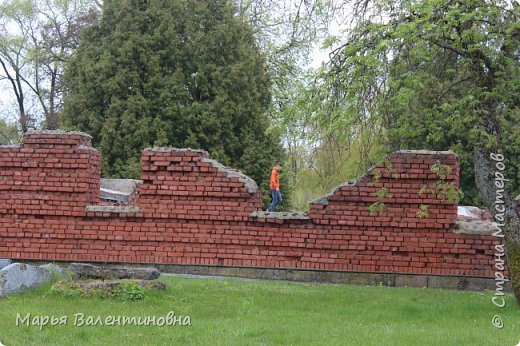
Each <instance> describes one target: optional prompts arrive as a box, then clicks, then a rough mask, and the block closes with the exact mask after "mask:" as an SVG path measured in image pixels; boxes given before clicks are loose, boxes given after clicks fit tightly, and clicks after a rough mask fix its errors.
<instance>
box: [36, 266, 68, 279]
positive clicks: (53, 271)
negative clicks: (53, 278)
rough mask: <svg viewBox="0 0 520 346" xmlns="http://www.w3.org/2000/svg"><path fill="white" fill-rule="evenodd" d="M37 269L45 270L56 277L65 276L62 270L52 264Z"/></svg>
mask: <svg viewBox="0 0 520 346" xmlns="http://www.w3.org/2000/svg"><path fill="white" fill-rule="evenodd" d="M39 268H42V269H45V270H46V271H48V272H49V273H51V275H52V274H55V275H58V276H65V271H64V270H63V268H62V267H60V266H59V265H56V264H54V263H47V264H44V265H41V266H40V267H39Z"/></svg>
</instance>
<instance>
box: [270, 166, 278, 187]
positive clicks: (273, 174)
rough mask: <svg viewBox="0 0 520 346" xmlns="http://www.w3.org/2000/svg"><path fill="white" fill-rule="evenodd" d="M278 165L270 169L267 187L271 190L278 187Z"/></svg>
mask: <svg viewBox="0 0 520 346" xmlns="http://www.w3.org/2000/svg"><path fill="white" fill-rule="evenodd" d="M278 170H279V168H278V167H274V168H273V170H272V171H271V181H270V182H269V187H270V188H271V190H276V189H278V188H280V181H279V180H278Z"/></svg>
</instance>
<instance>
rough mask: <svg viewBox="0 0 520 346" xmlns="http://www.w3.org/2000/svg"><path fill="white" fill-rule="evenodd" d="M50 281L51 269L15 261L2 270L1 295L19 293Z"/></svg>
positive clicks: (0, 273)
mask: <svg viewBox="0 0 520 346" xmlns="http://www.w3.org/2000/svg"><path fill="white" fill-rule="evenodd" d="M49 281H51V274H50V272H49V271H47V270H45V269H42V268H37V267H34V266H31V265H28V264H23V263H13V264H10V265H8V266H7V267H5V268H3V269H1V270H0V296H5V295H7V294H12V293H18V292H21V291H23V290H25V289H28V288H32V287H36V286H39V285H41V284H44V283H46V282H49Z"/></svg>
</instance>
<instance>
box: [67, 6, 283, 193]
mask: <svg viewBox="0 0 520 346" xmlns="http://www.w3.org/2000/svg"><path fill="white" fill-rule="evenodd" d="M234 13H235V9H234V7H233V5H232V4H231V2H230V1H227V0H205V1H189V0H148V1H147V0H118V1H116V0H105V1H104V8H103V17H102V19H101V21H100V22H99V23H98V24H97V25H94V26H92V27H90V28H89V29H88V30H86V31H85V32H84V35H83V36H82V39H81V41H80V45H79V48H78V49H77V51H76V54H75V57H74V58H73V60H72V61H71V63H70V65H69V69H68V71H67V82H68V88H69V89H68V93H67V96H66V99H65V106H64V114H63V116H64V122H65V126H66V127H68V128H71V129H79V130H82V131H86V132H87V133H89V134H91V135H92V136H93V137H94V145H95V146H97V147H98V148H100V149H101V151H102V153H103V172H104V175H105V176H110V177H137V176H138V175H139V173H138V172H139V158H140V152H141V150H142V149H143V148H145V147H147V146H153V145H159V146H166V145H171V146H177V147H192V148H201V149H206V150H208V151H209V152H210V154H211V155H212V157H213V158H215V159H217V160H219V161H221V162H223V163H224V164H227V165H231V166H234V167H236V168H239V169H242V170H243V171H244V172H245V173H246V174H248V175H250V176H251V177H253V178H254V179H255V180H256V181H257V182H259V183H262V186H263V187H264V194H265V191H266V188H265V187H266V186H267V183H268V182H267V181H266V180H268V178H269V172H270V168H271V166H272V164H273V162H274V160H275V159H277V158H279V156H280V155H281V153H282V150H281V146H280V143H279V140H277V139H276V138H273V137H272V136H270V135H268V134H266V129H267V127H268V119H267V117H266V115H265V112H266V110H267V107H268V106H269V103H270V99H271V95H270V79H269V76H268V74H267V72H266V69H265V66H264V59H263V57H262V55H261V53H260V52H259V50H258V48H257V45H256V43H255V39H254V36H253V33H252V30H251V28H250V27H249V26H248V25H247V24H246V23H244V22H243V20H242V19H240V18H239V17H237V16H235V14H234Z"/></svg>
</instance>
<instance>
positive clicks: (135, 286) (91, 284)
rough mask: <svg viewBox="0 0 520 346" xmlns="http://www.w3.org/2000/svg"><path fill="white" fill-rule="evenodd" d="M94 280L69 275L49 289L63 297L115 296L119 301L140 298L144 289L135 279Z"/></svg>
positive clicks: (143, 295) (103, 297)
mask: <svg viewBox="0 0 520 346" xmlns="http://www.w3.org/2000/svg"><path fill="white" fill-rule="evenodd" d="M96 282H97V281H95V280H77V279H73V278H71V277H69V278H67V279H64V280H60V281H58V282H56V283H54V284H53V285H52V288H51V291H52V293H53V294H56V295H58V296H60V297H64V298H88V299H95V298H101V299H105V298H117V299H119V300H121V301H132V300H142V299H144V297H145V289H146V291H149V290H150V288H146V287H143V286H142V285H141V284H140V283H139V282H137V281H136V280H121V281H120V282H119V283H117V284H115V283H114V284H111V285H95V283H96Z"/></svg>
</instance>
